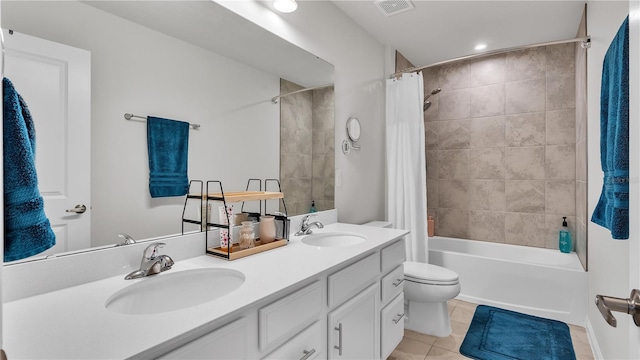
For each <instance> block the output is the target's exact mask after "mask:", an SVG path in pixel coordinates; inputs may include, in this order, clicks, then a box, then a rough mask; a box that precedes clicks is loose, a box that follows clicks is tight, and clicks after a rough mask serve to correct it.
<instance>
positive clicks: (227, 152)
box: [1, 1, 334, 256]
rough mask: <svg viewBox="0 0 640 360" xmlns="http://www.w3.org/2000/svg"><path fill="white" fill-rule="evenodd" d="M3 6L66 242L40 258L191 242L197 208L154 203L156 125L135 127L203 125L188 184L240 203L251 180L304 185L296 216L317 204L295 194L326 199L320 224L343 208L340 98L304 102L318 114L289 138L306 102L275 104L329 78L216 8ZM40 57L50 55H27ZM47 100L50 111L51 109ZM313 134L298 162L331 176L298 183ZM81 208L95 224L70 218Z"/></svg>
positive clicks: (327, 70)
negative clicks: (216, 187) (127, 244)
mask: <svg viewBox="0 0 640 360" xmlns="http://www.w3.org/2000/svg"><path fill="white" fill-rule="evenodd" d="M1 6H2V9H1V10H2V11H1V14H2V25H3V27H4V28H5V29H12V30H14V33H13V35H8V32H7V31H6V30H5V38H6V40H7V60H6V66H7V69H6V75H7V77H8V78H10V79H11V80H12V81H13V83H14V85H15V86H16V89H17V90H18V91H19V92H20V93H21V95H22V96H23V97H24V98H25V100H26V102H27V104H29V106H30V110H31V113H32V115H33V117H34V121H35V123H36V132H37V144H38V145H37V157H36V165H37V168H38V173H39V181H40V185H39V187H40V192H41V194H42V195H43V197H44V198H45V210H46V212H47V216H48V217H49V219H50V220H51V222H52V224H53V228H54V231H55V233H56V237H57V245H56V247H54V248H52V249H50V250H49V251H48V252H47V253H42V254H40V255H38V256H43V255H47V254H51V253H60V252H67V251H75V250H81V249H86V248H95V247H101V246H114V244H118V243H122V238H120V237H119V236H118V235H119V234H123V233H124V234H128V235H129V236H130V237H131V238H133V239H138V240H139V239H148V238H157V237H164V236H172V235H177V234H180V233H181V228H182V222H181V217H182V209H183V205H184V197H166V198H151V197H150V195H149V167H148V157H147V141H146V124H144V123H142V122H138V121H128V120H126V119H125V118H124V114H125V113H132V114H134V115H138V116H142V117H145V116H157V117H162V118H168V119H174V120H180V121H186V122H189V123H197V124H200V125H201V127H200V128H199V129H197V130H190V131H189V150H188V174H189V179H202V180H209V179H217V180H221V181H222V184H223V186H224V190H225V191H237V190H244V188H245V186H246V183H247V180H248V179H250V178H262V179H265V178H281V177H282V179H281V180H282V182H283V187H285V186H287V184H289V186H291V185H290V184H293V185H295V186H298V185H300V186H299V187H293V188H291V187H290V189H291V190H289V191H287V190H286V188H284V189H283V192H284V193H285V197H286V201H287V206H288V209H287V210H289V211H288V212H289V214H290V215H292V214H294V213H296V212H298V209H300V211H301V212H308V211H309V209H310V206H311V200H314V199H312V198H309V199H302V200H299V201H298V200H296V199H297V198H296V197H295V194H296V193H302V192H304V193H305V194H312V195H313V196H316V195H317V196H318V197H317V198H316V199H317V200H316V201H315V203H316V208H317V209H318V210H324V209H328V208H332V207H333V173H332V172H333V167H334V159H333V146H334V138H333V88H326V89H320V90H314V91H309V92H303V93H301V94H302V95H303V96H310V97H311V100H312V101H311V103H310V104H309V105H308V106H311V108H312V109H316V110H317V111H312V112H311V115H310V119H311V122H309V123H306V122H302V123H299V124H297V126H298V128H296V129H295V130H293V129H290V128H285V127H283V129H281V126H280V125H281V124H283V125H284V124H285V122H286V121H288V120H286V119H285V116H284V114H285V113H288V114H289V115H295V114H296V112H298V111H300V110H299V109H297V108H295V107H293V108H291V109H287V108H286V107H285V106H284V104H295V105H296V106H297V105H299V104H298V100H297V98H296V97H295V96H290V97H285V98H283V99H282V104H280V106H279V105H275V104H273V103H272V102H271V98H272V97H274V96H275V95H277V94H282V93H283V92H282V89H281V86H282V85H281V82H282V84H285V83H290V84H291V85H290V86H292V87H296V86H297V87H304V88H308V87H314V86H319V85H325V84H330V83H332V82H333V79H332V77H333V67H332V66H331V65H330V64H328V63H326V62H324V61H322V60H321V59H318V58H317V57H316V56H314V55H312V54H309V53H306V52H305V51H303V50H301V49H299V48H297V47H295V46H293V45H291V44H289V43H287V42H285V41H284V40H282V39H280V38H278V37H277V36H275V35H273V34H270V33H268V32H266V31H265V30H264V29H262V28H259V27H258V26H256V25H255V24H252V23H250V22H248V21H246V20H245V19H242V18H240V17H239V16H237V15H235V14H233V13H231V12H230V11H228V10H226V9H224V8H223V7H221V6H220V5H218V4H216V3H213V2H180V1H175V2H174V1H163V2H156V1H151V2H136V1H112V2H111V1H104V2H88V3H82V2H77V1H43V2H35V1H34V2H32V1H29V2H24V1H3V2H2V3H1ZM223 34H224V36H222V35H223ZM34 48H35V49H36V51H40V52H41V51H43V50H46V51H51V52H50V53H44V54H42V53H40V54H38V56H34V55H33V53H31V52H29V51H26V50H28V49H34ZM52 49H53V50H52ZM52 54H53V55H52ZM42 59H48V60H49V62H47V61H42ZM24 64H26V65H24ZM29 79H31V82H32V83H33V82H34V81H35V82H36V85H38V86H34V85H33V84H32V83H29ZM281 79H282V80H281ZM284 79H286V80H284ZM45 84H46V85H45ZM287 86H289V85H287ZM67 90H68V91H67ZM41 98H44V99H49V101H48V102H45V106H41V105H40V103H41V101H40V100H38V99H41ZM316 98H317V99H316ZM30 99H33V103H30ZM305 106H307V105H305ZM281 108H282V109H281ZM67 115H68V116H67ZM281 115H283V119H281ZM317 117H319V118H321V119H322V121H320V120H319V121H318V122H317V125H316V121H315V119H316V118H317ZM298 118H299V117H296V119H298ZM329 120H330V121H329ZM72 121H73V122H72ZM329 122H330V124H329ZM309 126H310V127H309ZM315 127H318V130H319V131H318V132H316V131H315ZM311 130H314V131H311ZM302 133H305V135H309V134H310V136H311V139H310V140H307V141H306V142H304V143H303V144H301V145H300V147H296V148H295V151H298V152H300V153H299V154H298V155H300V156H297V157H296V158H295V159H294V161H295V163H296V164H304V166H305V167H311V170H317V172H314V173H312V174H317V175H318V176H315V175H311V177H310V178H311V179H312V180H310V181H307V180H304V181H302V180H299V179H291V181H289V180H287V181H285V178H284V175H285V174H286V175H289V174H290V173H291V171H289V170H290V169H291V168H285V167H284V166H285V164H288V163H289V162H288V160H287V159H286V155H285V151H284V150H285V147H287V146H288V145H290V144H291V143H290V142H288V141H287V142H285V140H291V139H296V138H297V136H298V135H300V134H302ZM281 137H282V141H281ZM316 140H317V141H316ZM304 147H311V150H313V152H302V151H301V150H303V148H304ZM281 150H283V155H282V158H281ZM286 150H293V149H292V147H288V148H287V149H286ZM316 150H317V151H316ZM302 155H304V156H302ZM293 156H294V155H290V156H289V159H291V158H293ZM316 160H318V161H317V162H316ZM281 167H282V168H281ZM320 174H321V176H320ZM316 178H317V179H318V181H317V183H318V185H317V186H316V187H315V188H314V187H313V184H315V182H316ZM287 179H289V178H287ZM305 179H307V178H305ZM303 185H304V186H307V187H306V189H305V188H303V187H302V186H303ZM290 193H291V194H290ZM290 196H291V199H289V197H290ZM55 201H57V202H58V203H57V204H56V203H55ZM305 202H306V203H305ZM50 203H51V204H50ZM290 203H291V205H289V204H290ZM76 205H85V206H86V208H87V211H85V212H84V213H82V214H78V213H73V212H72V213H68V212H66V211H65V210H68V209H73V208H75V207H76ZM185 230H186V231H198V230H199V229H198V227H197V226H195V225H193V226H191V227H186V228H185Z"/></svg>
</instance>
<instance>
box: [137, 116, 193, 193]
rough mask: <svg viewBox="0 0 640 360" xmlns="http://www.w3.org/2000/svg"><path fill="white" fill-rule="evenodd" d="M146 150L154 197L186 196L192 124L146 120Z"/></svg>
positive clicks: (150, 187)
mask: <svg viewBox="0 0 640 360" xmlns="http://www.w3.org/2000/svg"><path fill="white" fill-rule="evenodd" d="M147 147H148V150H149V192H150V193H151V197H152V198H157V197H168V196H182V195H186V194H187V192H188V191H189V179H188V177H187V162H188V150H189V123H186V122H184V121H175V120H168V119H161V118H157V117H152V116H149V117H147Z"/></svg>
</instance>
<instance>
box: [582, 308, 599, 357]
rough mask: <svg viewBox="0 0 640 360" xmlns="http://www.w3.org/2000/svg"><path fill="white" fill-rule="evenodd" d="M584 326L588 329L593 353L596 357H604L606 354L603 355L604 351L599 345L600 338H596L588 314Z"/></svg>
mask: <svg viewBox="0 0 640 360" xmlns="http://www.w3.org/2000/svg"><path fill="white" fill-rule="evenodd" d="M584 327H585V329H586V330H587V338H588V339H589V345H590V346H591V352H592V353H593V357H594V359H596V360H602V359H604V356H602V351H600V346H599V345H598V339H596V334H595V333H594V332H593V327H592V326H591V320H589V317H588V316H587V320H586V321H585V322H584Z"/></svg>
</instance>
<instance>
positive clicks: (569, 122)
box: [547, 109, 576, 145]
mask: <svg viewBox="0 0 640 360" xmlns="http://www.w3.org/2000/svg"><path fill="white" fill-rule="evenodd" d="M575 143H576V109H562V110H553V111H547V145H569V144H575Z"/></svg>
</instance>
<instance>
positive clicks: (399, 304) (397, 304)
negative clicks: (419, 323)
mask: <svg viewBox="0 0 640 360" xmlns="http://www.w3.org/2000/svg"><path fill="white" fill-rule="evenodd" d="M403 335H404V294H400V295H398V296H397V297H396V298H395V299H393V301H392V302H390V303H389V305H387V306H386V307H384V308H383V309H382V312H381V314H380V345H381V348H380V354H381V355H382V358H383V359H386V358H387V356H389V354H391V352H392V351H393V349H395V348H396V346H398V344H400V341H402V336H403Z"/></svg>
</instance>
